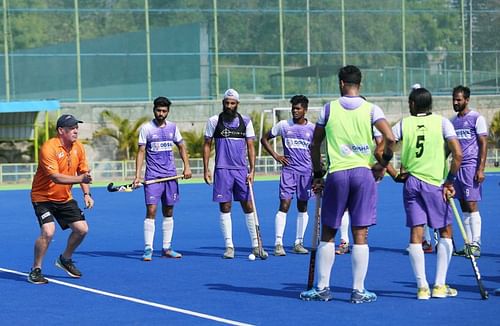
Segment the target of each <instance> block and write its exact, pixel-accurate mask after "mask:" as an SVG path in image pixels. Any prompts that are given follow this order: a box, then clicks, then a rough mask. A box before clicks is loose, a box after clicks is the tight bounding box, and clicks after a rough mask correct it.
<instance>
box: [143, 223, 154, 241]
mask: <svg viewBox="0 0 500 326" xmlns="http://www.w3.org/2000/svg"><path fill="white" fill-rule="evenodd" d="M154 237H155V220H154V219H152V218H146V219H144V246H145V247H151V249H153V240H154Z"/></svg>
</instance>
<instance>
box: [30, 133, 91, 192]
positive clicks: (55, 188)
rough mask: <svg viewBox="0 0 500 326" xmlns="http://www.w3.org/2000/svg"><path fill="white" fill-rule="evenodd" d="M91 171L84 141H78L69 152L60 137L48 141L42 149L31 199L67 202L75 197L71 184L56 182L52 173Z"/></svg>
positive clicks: (70, 173) (69, 173) (77, 173)
mask: <svg viewBox="0 0 500 326" xmlns="http://www.w3.org/2000/svg"><path fill="white" fill-rule="evenodd" d="M88 171H89V168H88V163H87V159H86V157H85V149H84V148H83V145H82V143H80V142H79V141H76V142H74V143H73V147H72V148H71V150H70V151H69V152H68V151H67V150H66V149H65V148H64V146H63V145H62V143H61V140H60V139H59V138H58V137H55V138H51V139H49V140H48V141H46V142H45V143H44V144H43V146H42V150H41V151H40V160H39V162H38V168H37V170H36V174H35V177H34V178H33V183H32V186H31V201H33V202H46V201H55V202H67V201H69V200H70V199H72V198H73V196H72V194H71V188H72V187H73V185H71V184H68V185H66V184H56V183H54V182H53V181H52V180H51V179H50V177H49V176H50V175H52V174H54V173H61V174H66V175H71V176H74V175H79V174H83V173H86V172H88Z"/></svg>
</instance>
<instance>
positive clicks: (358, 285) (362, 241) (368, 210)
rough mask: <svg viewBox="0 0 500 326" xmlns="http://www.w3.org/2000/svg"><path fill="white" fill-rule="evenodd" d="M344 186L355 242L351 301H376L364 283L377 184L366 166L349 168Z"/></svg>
mask: <svg viewBox="0 0 500 326" xmlns="http://www.w3.org/2000/svg"><path fill="white" fill-rule="evenodd" d="M346 189H349V192H350V195H349V201H348V209H349V214H350V217H351V230H352V233H353V241H354V245H353V246H352V255H351V262H352V279H353V286H352V289H353V290H352V293H351V302H352V303H368V302H373V301H376V300H377V295H376V294H375V293H373V292H370V291H368V290H367V289H366V288H365V284H364V283H365V279H366V274H367V271H368V263H369V259H370V249H369V246H368V227H369V226H371V225H374V224H376V222H377V220H376V202H377V186H376V184H375V180H374V178H373V175H372V172H371V170H369V169H365V168H356V169H352V170H349V185H348V188H346ZM343 191H345V190H343ZM342 213H343V212H342Z"/></svg>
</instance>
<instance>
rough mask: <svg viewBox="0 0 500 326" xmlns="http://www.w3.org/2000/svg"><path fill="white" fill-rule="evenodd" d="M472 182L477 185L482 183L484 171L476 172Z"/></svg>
mask: <svg viewBox="0 0 500 326" xmlns="http://www.w3.org/2000/svg"><path fill="white" fill-rule="evenodd" d="M474 181H476V182H477V183H483V181H484V171H480V170H478V171H476V175H475V176H474Z"/></svg>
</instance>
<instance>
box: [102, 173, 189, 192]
mask: <svg viewBox="0 0 500 326" xmlns="http://www.w3.org/2000/svg"><path fill="white" fill-rule="evenodd" d="M181 178H184V176H183V175H176V176H173V177H166V178H160V179H153V180H147V181H144V182H141V184H142V185H150V184H153V183H158V182H164V181H170V180H177V179H181ZM134 189H136V188H133V184H132V183H129V184H123V185H119V186H114V185H113V182H111V183H110V184H108V191H109V192H130V191H133V190H134Z"/></svg>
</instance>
